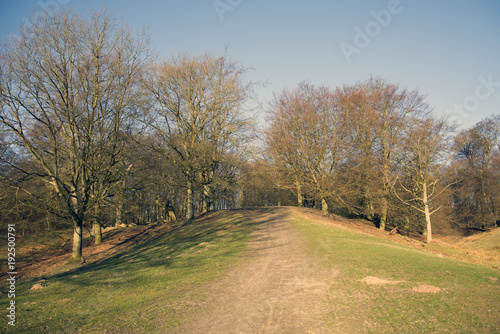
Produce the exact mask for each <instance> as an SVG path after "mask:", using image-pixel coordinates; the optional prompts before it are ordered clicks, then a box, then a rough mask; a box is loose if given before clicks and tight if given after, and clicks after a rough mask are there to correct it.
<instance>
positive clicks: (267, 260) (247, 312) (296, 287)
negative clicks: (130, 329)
mask: <svg viewBox="0 0 500 334" xmlns="http://www.w3.org/2000/svg"><path fill="white" fill-rule="evenodd" d="M241 212H242V214H243V215H244V216H246V217H248V218H250V219H252V220H253V221H254V223H255V224H256V229H255V231H254V233H253V235H252V241H251V242H250V250H249V251H248V252H246V253H245V254H244V255H243V256H244V259H243V264H242V265H239V266H238V267H237V268H235V269H233V271H231V272H230V273H228V274H227V275H226V276H225V277H224V278H223V279H220V280H218V281H217V282H215V283H213V284H212V285H211V286H209V287H207V290H206V293H207V295H208V302H207V304H206V305H204V307H203V310H202V311H201V312H200V313H198V314H196V315H194V316H193V317H192V320H191V322H190V323H189V324H187V325H186V326H185V328H184V329H183V330H181V332H183V333H217V334H221V333H332V329H331V328H329V327H328V326H327V325H326V324H325V323H324V320H325V318H326V317H327V313H328V309H327V303H326V302H325V298H326V295H327V292H328V289H329V286H330V284H332V283H333V282H334V281H335V280H336V274H335V272H332V271H330V272H328V271H326V269H323V268H322V267H321V266H318V265H315V264H314V262H313V261H311V258H310V255H308V252H307V249H306V246H305V244H304V241H303V240H302V238H301V236H300V234H299V233H298V232H297V231H295V230H294V229H293V227H292V226H291V225H290V222H289V221H290V219H292V218H291V215H290V214H289V210H287V209H286V208H282V209H277V208H273V209H252V210H242V211H241Z"/></svg>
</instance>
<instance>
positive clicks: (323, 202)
mask: <svg viewBox="0 0 500 334" xmlns="http://www.w3.org/2000/svg"><path fill="white" fill-rule="evenodd" d="M321 212H323V213H324V214H325V215H327V214H328V203H326V200H325V199H324V198H322V199H321Z"/></svg>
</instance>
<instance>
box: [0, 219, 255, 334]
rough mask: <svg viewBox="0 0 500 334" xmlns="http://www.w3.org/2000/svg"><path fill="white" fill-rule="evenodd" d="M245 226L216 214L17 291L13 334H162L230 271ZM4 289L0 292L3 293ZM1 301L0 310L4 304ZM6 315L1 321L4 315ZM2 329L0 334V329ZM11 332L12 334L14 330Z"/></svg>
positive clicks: (245, 236) (20, 283) (24, 282)
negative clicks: (36, 286) (205, 289)
mask: <svg viewBox="0 0 500 334" xmlns="http://www.w3.org/2000/svg"><path fill="white" fill-rule="evenodd" d="M250 230H251V224H250V222H249V221H247V220H244V219H242V218H241V217H240V216H239V215H237V214H235V213H230V212H227V213H222V214H221V215H219V216H218V217H217V219H215V220H213V221H210V220H209V221H208V222H207V221H205V222H197V221H196V220H195V221H193V222H192V223H190V224H189V225H186V226H184V227H181V228H178V229H175V230H173V231H171V232H169V233H166V234H164V235H162V236H161V237H158V238H156V239H153V240H150V241H148V242H147V243H144V244H139V245H138V246H136V247H135V248H133V249H131V250H129V251H128V252H126V253H119V254H116V255H114V256H112V257H110V258H107V259H105V260H102V261H99V262H95V263H90V264H87V265H84V266H82V267H80V268H78V269H72V270H69V271H64V272H62V273H61V272H60V273H54V274H52V275H45V277H46V281H44V282H43V284H44V285H46V287H45V288H43V289H40V290H31V291H30V290H29V289H30V288H31V286H33V284H34V283H36V282H38V281H39V280H40V278H38V279H31V280H19V281H18V282H17V285H16V299H15V300H16V307H17V309H16V316H17V319H16V327H15V329H14V328H11V326H8V327H7V324H6V322H7V321H6V320H5V319H6V318H5V317H4V320H3V321H2V324H1V325H0V326H1V327H0V332H6V331H11V332H15V333H75V332H84V333H103V332H106V331H107V333H163V332H165V331H168V330H169V329H173V328H175V327H176V326H178V325H180V324H181V323H182V322H183V321H184V320H185V319H186V317H187V316H188V315H189V314H192V313H193V312H194V313H195V312H196V310H197V309H198V308H199V306H197V305H200V304H201V303H202V302H203V300H204V299H205V296H204V295H203V289H202V287H203V285H204V284H206V283H207V282H210V281H211V280H213V279H214V278H216V277H218V276H219V275H221V274H223V273H224V272H225V271H227V270H228V269H229V268H230V267H231V266H233V265H235V263H236V261H237V259H238V255H239V254H240V253H241V252H242V251H243V250H245V249H246V245H247V241H248V237H249V234H250ZM6 289H7V287H6V286H4V287H2V292H3V293H5V292H6V291H7V290H6ZM3 297H6V295H3V296H2V300H1V301H0V308H1V309H3V310H5V309H6V308H7V306H8V304H7V303H8V302H9V300H8V299H7V298H3ZM4 313H5V311H4V312H3V313H2V314H4ZM2 328H3V329H2ZM13 329H14V330H13Z"/></svg>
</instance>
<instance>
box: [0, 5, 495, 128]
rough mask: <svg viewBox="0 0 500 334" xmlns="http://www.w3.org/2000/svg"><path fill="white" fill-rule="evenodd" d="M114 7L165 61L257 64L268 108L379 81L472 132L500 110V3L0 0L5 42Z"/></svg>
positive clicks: (255, 76) (252, 75)
mask: <svg viewBox="0 0 500 334" xmlns="http://www.w3.org/2000/svg"><path fill="white" fill-rule="evenodd" d="M56 7H59V8H68V7H69V8H72V9H74V10H76V11H78V12H82V13H84V14H86V13H87V12H88V10H89V9H101V8H103V7H106V8H107V9H108V10H109V11H111V12H112V13H113V14H114V15H115V16H116V17H117V18H119V19H121V20H122V21H124V22H125V23H128V24H129V25H131V26H134V27H138V28H140V27H143V26H146V27H148V28H149V31H150V34H151V41H152V47H153V48H154V49H155V50H156V52H157V53H158V55H159V56H160V57H164V58H168V57H169V56H170V55H171V54H175V53H178V52H187V53H189V54H198V53H203V52H209V53H212V54H222V53H224V49H225V45H227V44H228V45H229V49H228V54H229V56H230V57H231V58H232V59H233V60H236V61H238V62H240V63H242V64H243V65H244V66H247V67H251V68H253V70H251V71H250V72H249V73H248V75H247V77H248V79H249V80H255V81H269V85H267V86H266V87H261V88H258V89H257V91H256V92H257V95H258V98H259V99H260V100H261V101H262V102H263V103H264V104H265V102H266V101H268V100H269V99H270V98H271V97H272V94H273V91H275V92H279V91H280V90H281V89H282V88H283V87H289V88H291V87H294V86H295V85H296V84H297V83H298V82H300V81H302V80H305V79H308V80H310V81H312V82H313V83H317V84H327V85H330V86H332V87H334V86H337V85H343V84H352V83H355V82H357V81H360V80H364V79H366V78H367V77H369V76H370V75H375V76H381V77H383V78H385V79H387V80H388V81H390V82H394V83H399V84H400V85H401V86H403V87H407V88H410V89H415V88H416V89H419V90H420V92H421V93H423V94H425V95H427V101H428V102H429V104H430V105H431V106H432V107H433V108H434V110H435V114H436V115H438V116H442V115H445V114H447V113H448V114H451V115H452V116H453V117H452V119H453V120H456V121H458V122H460V123H462V124H463V126H464V127H469V126H472V125H473V124H475V123H476V122H478V121H480V120H481V119H483V118H485V117H488V116H490V115H492V114H494V113H500V1H499V0H476V1H472V0H470V1H462V0H441V1H437V0H434V1H432V0H399V1H398V0H381V1H379V0H371V1H369V0H359V1H335V0H330V1H327V0H316V1H311V0H310V1H306V0H303V1H298V0H288V1H285V0H183V1H181V0H178V1H173V0H166V1H152V0H142V1H132V0H122V1H118V0H108V1H97V0H85V1H84V0H22V1H14V0H0V39H2V40H5V39H6V38H7V37H8V35H9V34H10V33H16V31H17V30H18V27H19V23H20V22H21V21H22V20H27V19H29V17H30V15H31V14H32V13H37V12H39V11H43V10H48V11H53V10H54V9H55V8H56Z"/></svg>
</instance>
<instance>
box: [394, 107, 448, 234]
mask: <svg viewBox="0 0 500 334" xmlns="http://www.w3.org/2000/svg"><path fill="white" fill-rule="evenodd" d="M452 130H453V129H452V127H450V126H449V125H448V123H447V122H446V120H436V119H435V118H433V117H426V118H424V119H416V120H414V121H413V122H411V123H409V124H407V130H406V131H405V142H404V153H403V154H402V156H401V157H400V159H399V163H400V164H401V167H402V169H403V172H404V174H403V175H402V180H404V181H405V182H403V181H401V180H400V186H401V188H402V189H403V190H404V192H406V195H407V196H406V197H404V196H402V195H399V194H398V192H397V191H396V196H397V197H398V198H399V199H400V200H401V201H402V202H403V203H405V204H406V205H408V206H410V207H411V208H413V209H414V210H416V211H418V212H421V213H423V214H424V217H425V222H426V227H425V234H426V238H427V242H431V241H432V224H431V215H432V214H433V213H435V212H436V211H437V210H439V209H440V208H441V206H440V204H439V203H436V199H437V198H438V197H439V195H440V194H441V193H442V192H443V189H445V188H443V187H442V186H441V184H440V182H441V177H440V176H441V175H442V174H441V171H442V170H443V168H444V167H445V166H446V163H447V161H448V160H449V159H450V156H451V155H450V141H451V136H450V135H451V132H452Z"/></svg>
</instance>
